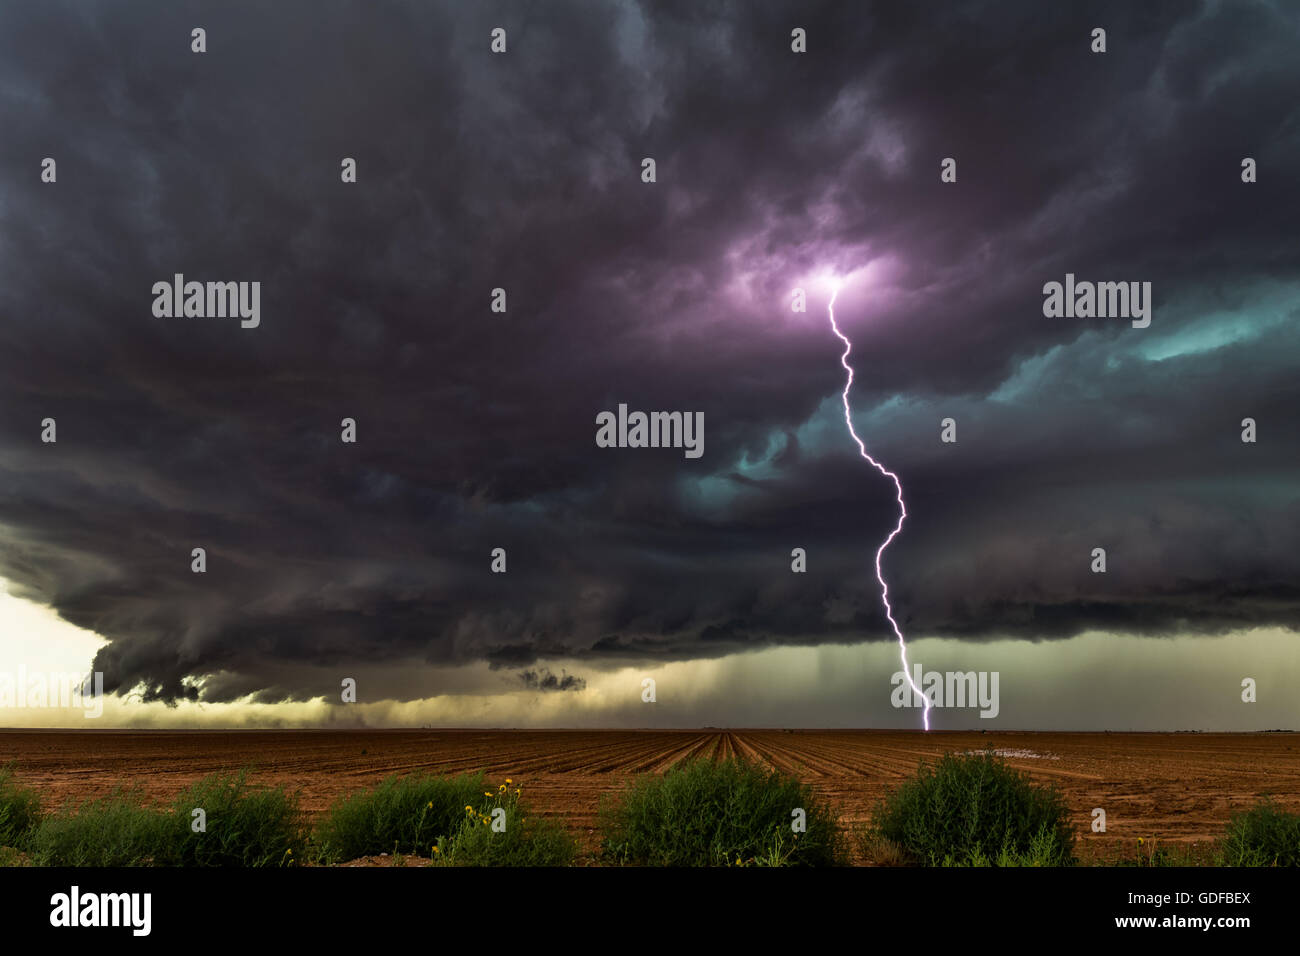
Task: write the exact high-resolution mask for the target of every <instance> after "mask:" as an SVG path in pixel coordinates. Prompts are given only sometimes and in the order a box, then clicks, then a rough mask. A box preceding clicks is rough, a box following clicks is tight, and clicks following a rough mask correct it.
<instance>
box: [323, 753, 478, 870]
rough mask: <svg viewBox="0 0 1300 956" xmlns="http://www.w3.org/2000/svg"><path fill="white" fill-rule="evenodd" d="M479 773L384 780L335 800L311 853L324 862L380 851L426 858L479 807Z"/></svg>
mask: <svg viewBox="0 0 1300 956" xmlns="http://www.w3.org/2000/svg"><path fill="white" fill-rule="evenodd" d="M485 786H486V785H485V784H484V782H483V775H482V774H481V773H479V774H473V775H470V774H463V775H460V776H456V777H435V776H431V775H427V774H413V775H410V776H405V777H402V776H392V777H387V778H385V779H384V780H383V781H381V782H380V784H379V786H377V787H375V788H374V789H373V790H368V791H365V792H364V793H358V794H353V795H351V796H346V797H343V798H341V799H340V800H338V801H337V802H335V804H334V805H333V806H332V807H330V809H329V810H328V811H327V812H326V814H325V816H324V819H322V820H321V821H320V823H319V824H317V827H316V832H315V834H314V837H313V839H314V844H315V846H314V850H313V852H314V854H315V856H316V857H317V858H318V859H319V860H321V861H322V862H326V863H337V862H339V861H341V860H355V859H356V858H357V857H361V856H374V855H377V854H380V853H409V854H413V855H416V856H429V855H430V853H431V852H432V850H433V847H434V845H435V844H436V843H437V842H438V838H439V837H449V836H451V835H452V834H453V833H455V832H456V830H457V829H458V828H459V827H460V824H461V819H462V818H463V817H464V816H465V807H466V805H470V804H475V805H476V804H477V802H478V801H479V800H481V799H482V797H483V791H484V789H485Z"/></svg>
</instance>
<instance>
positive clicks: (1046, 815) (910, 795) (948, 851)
mask: <svg viewBox="0 0 1300 956" xmlns="http://www.w3.org/2000/svg"><path fill="white" fill-rule="evenodd" d="M1068 821H1069V811H1068V809H1067V808H1066V805H1065V800H1064V798H1063V797H1062V796H1061V795H1060V793H1058V792H1057V791H1056V790H1055V789H1054V788H1052V787H1042V786H1039V785H1037V784H1035V783H1033V782H1032V781H1031V780H1030V778H1029V777H1028V776H1027V775H1025V774H1022V773H1020V772H1019V771H1017V770H1015V769H1014V768H1012V767H1009V766H1008V765H1007V764H1005V763H1004V762H1003V761H1001V760H999V759H998V758H996V757H994V756H992V755H988V754H983V755H969V756H955V755H953V754H945V755H944V756H943V757H942V758H941V759H940V760H939V761H938V763H937V764H935V765H933V766H929V765H923V766H922V767H921V768H920V770H918V771H917V774H916V776H915V777H914V778H913V779H912V780H910V781H908V782H906V783H904V784H903V786H901V787H900V788H899V789H897V790H896V791H894V792H893V793H892V794H890V795H889V796H888V797H887V798H886V799H885V800H884V801H883V802H882V803H881V804H880V806H879V807H877V809H876V812H875V815H874V818H873V822H874V825H875V830H876V834H877V836H878V837H879V838H880V839H881V840H883V841H887V842H888V843H889V844H891V845H892V846H894V847H896V848H897V849H898V850H899V851H900V852H901V853H902V854H903V856H904V857H905V858H906V859H907V860H908V861H909V862H912V863H919V864H922V865H928V866H1065V865H1070V864H1072V863H1073V862H1074V856H1073V846H1074V833H1073V831H1072V830H1071V829H1070V826H1069V822H1068Z"/></svg>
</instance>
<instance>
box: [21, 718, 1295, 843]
mask: <svg viewBox="0 0 1300 956" xmlns="http://www.w3.org/2000/svg"><path fill="white" fill-rule="evenodd" d="M950 750H951V751H970V750H994V751H999V752H1001V753H1002V754H1003V756H1005V757H1006V758H1007V760H1008V761H1009V762H1010V763H1012V764H1013V765H1015V766H1017V767H1019V768H1022V769H1024V770H1026V771H1028V772H1029V773H1031V774H1033V775H1034V776H1035V777H1036V778H1038V779H1040V780H1042V781H1044V782H1048V781H1050V782H1052V783H1054V784H1056V785H1057V786H1058V787H1060V789H1061V790H1062V792H1063V793H1064V794H1065V797H1066V799H1067V801H1068V803H1069V806H1070V808H1071V810H1072V813H1073V822H1074V824H1075V827H1076V830H1077V832H1078V833H1079V834H1080V842H1081V848H1080V850H1081V854H1082V855H1083V856H1084V858H1085V859H1094V860H1096V859H1107V858H1110V857H1113V856H1114V855H1116V854H1118V853H1120V852H1123V853H1125V855H1132V852H1133V848H1134V847H1135V846H1136V842H1137V839H1138V838H1139V837H1143V838H1144V839H1145V840H1147V841H1149V840H1150V839H1151V838H1153V837H1154V838H1156V839H1157V840H1158V841H1160V842H1161V843H1165V842H1176V843H1197V844H1198V845H1204V844H1205V843H1206V842H1207V841H1209V840H1211V839H1212V838H1213V837H1214V836H1215V835H1216V834H1217V833H1219V831H1220V830H1221V829H1222V827H1223V825H1224V823H1225V822H1226V821H1227V819H1228V817H1229V815H1230V814H1231V813H1232V812H1233V811H1235V810H1238V809H1241V808H1244V807H1246V806H1248V805H1250V804H1251V803H1252V802H1253V801H1254V800H1255V799H1256V798H1257V797H1258V796H1259V795H1261V794H1264V793H1271V794H1273V796H1274V798H1275V799H1276V801H1277V802H1278V803H1279V804H1280V805H1281V806H1283V807H1285V808H1286V809H1289V810H1293V811H1300V734H1282V733H1279V734H1092V733H1088V734H1084V733H1078V734H1074V733H984V734H980V733H932V734H928V735H927V734H923V733H920V732H896V731H815V730H808V731H802V730H801V731H783V730H743V731H716V730H701V731H650V730H647V731H617V730H609V731H524V730H519V731H516V730H508V731H473V730H463V731H415V730H400V731H399V730H394V731H382V730H381V731H244V732H224V731H221V732H214V731H180V732H173V731H144V732H122V731H101V732H93V733H86V732H82V731H0V764H4V763H8V762H10V761H14V762H16V770H17V773H18V777H19V778H20V779H21V780H23V781H24V782H26V783H28V784H29V785H32V786H35V787H36V788H37V789H39V790H40V791H41V792H42V793H43V794H44V795H45V797H46V800H47V805H49V806H58V805H59V804H60V803H62V802H64V801H80V800H82V799H85V798H87V797H90V796H97V795H101V794H104V793H107V792H109V791H110V790H112V789H113V788H114V787H115V786H117V785H119V784H134V785H138V786H140V787H142V788H143V789H144V790H145V791H146V793H147V794H149V795H150V797H152V798H157V799H165V798H168V797H170V796H172V795H173V794H175V793H176V792H177V791H178V790H180V789H181V788H183V787H184V786H185V785H187V784H189V783H191V782H193V781H194V780H196V779H198V778H199V777H202V776H204V775H206V774H209V773H212V772H214V771H219V770H235V769H239V768H242V767H248V768H252V769H253V770H254V774H253V777H254V779H255V780H258V781H262V782H268V783H278V784H284V785H286V786H288V787H289V788H291V789H295V790H299V791H301V794H302V804H303V807H304V809H306V810H308V811H310V812H313V813H315V812H319V811H320V810H323V809H324V808H325V807H326V806H328V805H329V803H330V802H331V801H332V800H333V799H334V798H336V797H338V796H339V795H340V794H344V793H348V792H351V791H354V790H357V789H360V788H363V787H366V786H368V785H370V784H373V783H375V782H376V781H378V780H379V779H380V778H382V777H384V776H386V775H388V774H391V773H407V772H410V771H415V770H428V771H433V772H437V773H456V772H459V771H465V770H479V769H481V770H484V771H486V772H487V773H488V774H489V775H490V776H491V777H493V778H502V777H506V776H509V777H511V778H512V779H513V780H514V781H515V782H516V784H519V783H522V785H523V787H524V794H525V797H526V798H527V800H528V802H529V803H530V804H531V805H532V806H533V808H534V809H535V810H536V811H538V812H540V813H541V814H544V815H547V816H553V817H557V818H560V819H562V820H564V822H565V823H566V825H567V826H568V827H569V828H570V829H571V830H572V831H573V833H574V834H575V835H576V836H578V837H579V839H580V840H581V841H582V843H583V844H584V845H585V846H586V847H588V848H591V847H593V846H594V840H595V834H594V827H595V821H596V810H597V805H598V802H599V800H600V798H601V796H602V795H603V794H606V793H611V792H615V791H617V790H619V789H620V788H621V787H622V786H623V785H624V783H625V782H626V781H627V779H628V778H629V776H630V775H632V774H636V773H645V772H657V771H662V770H664V769H665V768H667V767H669V766H670V765H671V764H672V763H674V762H675V761H677V760H680V759H682V758H684V757H689V756H704V755H708V756H713V757H719V756H727V755H731V754H740V755H742V756H745V757H749V758H752V759H757V760H760V761H762V762H764V763H766V764H769V765H771V766H773V767H776V768H778V769H780V770H783V771H788V772H791V773H795V774H797V775H798V776H800V777H802V778H803V779H804V780H807V781H808V782H809V783H811V784H812V785H813V786H814V787H815V788H816V789H817V790H819V791H820V792H821V793H823V794H825V795H826V796H827V797H828V798H829V799H830V800H831V801H832V802H833V803H834V804H835V805H836V806H837V807H838V808H839V811H840V813H841V818H842V820H843V821H844V822H845V823H848V824H855V823H859V822H861V821H863V820H865V819H866V818H867V817H868V815H869V813H870V808H871V806H872V805H873V804H874V803H875V802H876V801H877V800H879V799H880V797H881V796H882V795H883V794H884V793H886V792H887V791H888V790H890V789H892V788H893V787H895V786H896V785H897V784H898V783H899V782H900V781H901V780H902V779H903V778H904V777H906V776H908V775H910V774H912V773H913V772H914V771H915V769H916V767H917V764H918V763H919V762H920V761H921V760H922V759H924V758H927V757H933V756H937V755H939V754H941V753H943V752H945V751H950ZM1094 807H1102V808H1104V809H1105V811H1106V818H1107V832H1106V833H1104V834H1094V833H1092V832H1091V823H1092V809H1093V808H1094Z"/></svg>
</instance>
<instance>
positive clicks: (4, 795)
mask: <svg viewBox="0 0 1300 956" xmlns="http://www.w3.org/2000/svg"><path fill="white" fill-rule="evenodd" d="M40 819H41V798H40V797H38V796H37V795H36V791H35V790H31V789H29V788H27V787H24V786H21V785H20V784H18V783H17V782H16V781H15V780H14V772H13V766H12V765H9V766H5V767H0V847H9V848H12V849H21V848H22V847H23V846H25V845H26V841H27V838H28V836H29V835H30V834H31V832H32V830H33V829H35V827H36V825H37V824H38V823H39V822H40Z"/></svg>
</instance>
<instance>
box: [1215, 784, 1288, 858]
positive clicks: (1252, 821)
mask: <svg viewBox="0 0 1300 956" xmlns="http://www.w3.org/2000/svg"><path fill="white" fill-rule="evenodd" d="M1223 863H1224V865H1225V866H1300V814H1297V813H1287V812H1285V811H1283V810H1279V809H1278V808H1277V807H1276V806H1274V805H1273V802H1272V801H1271V800H1270V799H1268V798H1267V797H1265V798H1264V799H1263V800H1261V801H1260V802H1259V803H1257V804H1256V805H1255V806H1254V807H1252V808H1251V809H1249V810H1247V811H1245V812H1243V813H1236V814H1233V816H1232V819H1231V820H1229V821H1228V827H1227V832H1226V833H1225V834H1224V840H1223Z"/></svg>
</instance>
